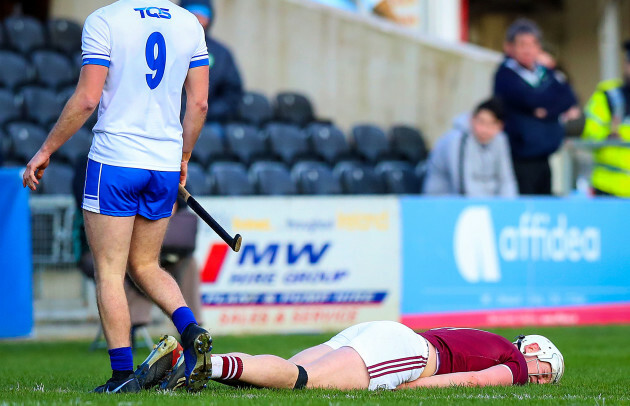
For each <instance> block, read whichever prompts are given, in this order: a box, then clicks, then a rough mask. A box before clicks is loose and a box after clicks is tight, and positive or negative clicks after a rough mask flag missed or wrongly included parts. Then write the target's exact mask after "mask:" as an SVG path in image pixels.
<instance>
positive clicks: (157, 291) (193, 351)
mask: <svg viewBox="0 0 630 406" xmlns="http://www.w3.org/2000/svg"><path fill="white" fill-rule="evenodd" d="M168 221H169V219H168V218H163V219H160V220H149V219H146V218H144V217H142V216H139V215H138V216H136V221H135V224H134V227H133V236H132V237H131V247H130V250H129V261H128V266H129V275H130V276H131V277H132V279H133V280H134V281H135V282H136V283H137V284H138V285H139V286H140V288H141V289H142V290H144V292H145V293H146V294H147V295H148V296H149V297H150V298H151V299H153V301H154V302H155V303H156V304H157V305H158V306H160V308H161V309H162V311H164V313H166V314H167V315H168V316H169V317H171V319H172V320H173V323H174V324H175V326H176V327H177V330H178V332H179V334H180V335H181V341H182V346H183V348H184V358H185V374H184V375H185V377H186V382H187V383H188V389H189V390H194V391H197V390H201V389H203V387H204V386H205V384H206V383H207V382H208V380H209V379H210V375H211V371H210V366H209V365H208V364H209V361H210V350H211V349H212V337H210V334H209V333H208V331H207V330H205V329H203V328H202V327H200V326H198V325H197V322H196V320H195V318H194V315H193V314H192V311H191V310H190V309H189V308H188V307H187V306H186V301H184V297H183V296H182V292H181V290H180V289H179V286H178V285H177V282H176V281H175V279H174V278H173V276H172V275H171V274H170V273H168V272H167V271H165V270H164V269H162V268H161V267H160V264H159V255H160V249H161V247H162V242H163V240H164V234H166V228H167V227H168ZM180 312H183V313H184V315H185V317H183V319H182V318H181V317H180V315H181V313H180ZM178 320H179V321H178ZM182 320H184V322H183V323H182V322H181V321H182Z"/></svg>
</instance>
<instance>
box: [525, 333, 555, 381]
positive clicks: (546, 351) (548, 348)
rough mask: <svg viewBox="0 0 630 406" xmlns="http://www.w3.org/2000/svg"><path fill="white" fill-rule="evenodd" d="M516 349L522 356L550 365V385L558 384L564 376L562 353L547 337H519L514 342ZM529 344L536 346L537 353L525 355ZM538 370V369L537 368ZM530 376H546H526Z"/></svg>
mask: <svg viewBox="0 0 630 406" xmlns="http://www.w3.org/2000/svg"><path fill="white" fill-rule="evenodd" d="M514 344H516V348H518V350H519V351H520V352H521V353H522V354H523V355H527V356H531V357H536V358H537V360H538V361H544V362H548V363H549V364H550V365H551V383H558V382H560V379H562V375H564V358H563V357H562V353H560V350H558V347H556V346H555V345H554V344H553V343H552V342H551V341H550V340H549V339H548V338H547V337H544V336H541V335H527V336H525V335H520V336H518V337H517V338H516V341H514ZM530 344H538V346H539V347H540V350H539V351H536V352H528V353H525V347H527V346H528V345H530ZM539 370H540V368H539ZM530 375H537V376H540V375H547V374H528V376H530Z"/></svg>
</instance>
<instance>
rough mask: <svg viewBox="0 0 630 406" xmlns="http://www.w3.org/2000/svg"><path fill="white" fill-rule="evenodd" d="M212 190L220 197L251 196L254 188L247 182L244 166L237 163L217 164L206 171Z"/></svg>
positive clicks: (247, 176)
mask: <svg viewBox="0 0 630 406" xmlns="http://www.w3.org/2000/svg"><path fill="white" fill-rule="evenodd" d="M208 173H209V175H210V181H211V184H212V190H213V193H214V194H217V195H220V196H244V195H253V194H254V187H253V186H252V184H251V183H250V181H249V175H248V173H247V169H246V167H245V165H243V164H241V163H238V162H217V163H214V164H212V165H210V170H209V171H208Z"/></svg>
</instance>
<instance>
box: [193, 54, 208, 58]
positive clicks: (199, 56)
mask: <svg viewBox="0 0 630 406" xmlns="http://www.w3.org/2000/svg"><path fill="white" fill-rule="evenodd" d="M204 56H208V53H205V54H199V55H195V56H193V57H192V58H191V59H195V58H201V57H204Z"/></svg>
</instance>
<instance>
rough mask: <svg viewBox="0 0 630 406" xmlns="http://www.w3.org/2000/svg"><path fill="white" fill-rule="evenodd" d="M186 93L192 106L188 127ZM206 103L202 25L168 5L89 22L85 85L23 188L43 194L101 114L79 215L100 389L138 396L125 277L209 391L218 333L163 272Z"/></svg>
mask: <svg viewBox="0 0 630 406" xmlns="http://www.w3.org/2000/svg"><path fill="white" fill-rule="evenodd" d="M182 86H185V88H186V94H187V106H188V108H187V111H186V115H185V117H184V121H183V126H182V124H180V120H179V114H180V106H181V93H182ZM207 95H208V51H207V48H206V42H205V35H204V32H203V29H202V27H201V25H200V24H199V22H198V21H197V19H196V18H195V16H193V15H192V14H191V13H189V12H188V11H186V10H184V9H182V8H180V7H178V6H176V5H174V4H173V3H171V2H170V1H168V0H119V1H117V2H115V3H113V4H111V5H109V6H106V7H103V8H101V9H99V10H96V11H95V12H94V13H92V14H91V15H90V16H89V17H88V18H87V20H86V21H85V25H84V29H83V67H82V70H81V75H80V78H79V82H78V84H77V88H76V90H75V92H74V94H73V96H72V97H71V98H70V100H69V101H68V103H67V104H66V106H65V108H64V110H63V112H62V114H61V116H60V117H59V120H58V122H57V124H56V125H55V126H54V128H53V129H52V130H51V132H50V134H49V135H48V137H47V139H46V141H45V142H44V144H43V145H42V147H41V148H40V150H39V151H38V152H37V153H36V154H35V156H34V157H33V158H32V159H31V161H30V162H29V163H28V165H27V167H26V171H25V172H24V179H23V183H24V186H28V187H29V188H31V189H32V190H35V189H36V188H37V185H38V184H39V180H40V179H41V178H42V176H43V175H44V171H45V169H46V167H47V166H48V163H49V162H50V156H51V154H52V153H54V152H55V151H56V150H57V149H58V148H59V147H60V146H61V145H63V144H64V142H66V141H67V140H68V139H69V138H70V137H71V136H72V134H74V133H76V132H77V130H78V129H79V128H80V127H81V126H82V125H83V124H84V123H85V121H86V120H87V118H88V117H89V116H90V115H91V114H92V112H93V111H94V109H95V108H96V106H99V111H98V122H97V124H96V126H94V129H93V130H94V141H93V142H92V148H91V150H90V153H89V156H88V158H89V160H88V165H87V172H86V181H85V188H84V194H83V205H82V207H83V213H84V218H85V226H86V233H87V237H88V241H89V243H90V248H91V251H92V253H93V255H94V262H95V268H96V275H95V279H96V289H97V301H98V308H99V313H100V316H101V321H102V325H103V331H104V334H105V338H106V340H107V344H108V347H109V354H110V362H111V366H112V371H113V372H112V378H111V379H110V380H108V381H107V383H106V384H105V385H102V386H99V387H98V388H96V389H95V391H96V392H137V391H139V390H140V389H141V388H140V386H139V383H138V380H137V379H136V377H135V375H134V374H133V358H132V355H131V347H130V337H129V331H130V320H129V309H128V306H127V301H126V298H125V292H124V288H123V280H124V276H125V272H127V270H128V273H129V275H130V276H131V277H132V278H133V279H134V281H135V282H136V284H138V286H140V287H141V288H142V290H143V291H144V292H145V293H146V294H147V295H148V296H149V297H151V299H153V301H154V302H155V303H156V304H157V305H158V306H160V308H161V309H162V310H163V311H164V312H165V313H166V314H168V315H169V316H171V317H172V319H173V322H174V324H175V326H176V327H177V329H178V331H179V333H180V334H181V335H182V343H183V345H184V353H185V355H186V366H187V368H186V376H187V380H188V383H189V387H190V388H191V389H201V387H203V385H204V384H205V382H206V381H207V377H206V375H207V374H206V372H205V371H204V369H205V362H204V359H205V358H206V355H208V356H209V354H208V353H209V351H210V349H211V345H210V343H211V338H210V335H209V334H208V332H207V331H206V330H204V329H202V328H201V327H199V326H198V325H197V321H196V320H195V317H194V316H193V314H192V312H191V311H190V309H189V308H188V306H187V305H186V302H185V301H184V299H183V297H182V294H181V292H180V290H179V287H178V286H177V283H176V282H175V280H174V279H173V278H172V277H171V276H170V275H169V274H168V273H167V272H165V271H164V270H163V269H162V268H160V266H159V264H158V257H159V252H160V247H161V245H162V240H163V238H164V234H165V232H166V228H167V225H168V221H169V217H170V216H171V212H172V209H173V204H174V202H175V199H176V197H177V192H178V185H179V184H182V185H185V183H186V172H187V164H188V160H189V159H190V155H191V152H192V149H193V147H194V145H195V142H196V141H197V138H198V137H199V132H200V131H201V128H202V126H203V124H204V122H205V116H206V112H207V99H208V97H207ZM99 101H100V105H99ZM165 350H168V349H165Z"/></svg>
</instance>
